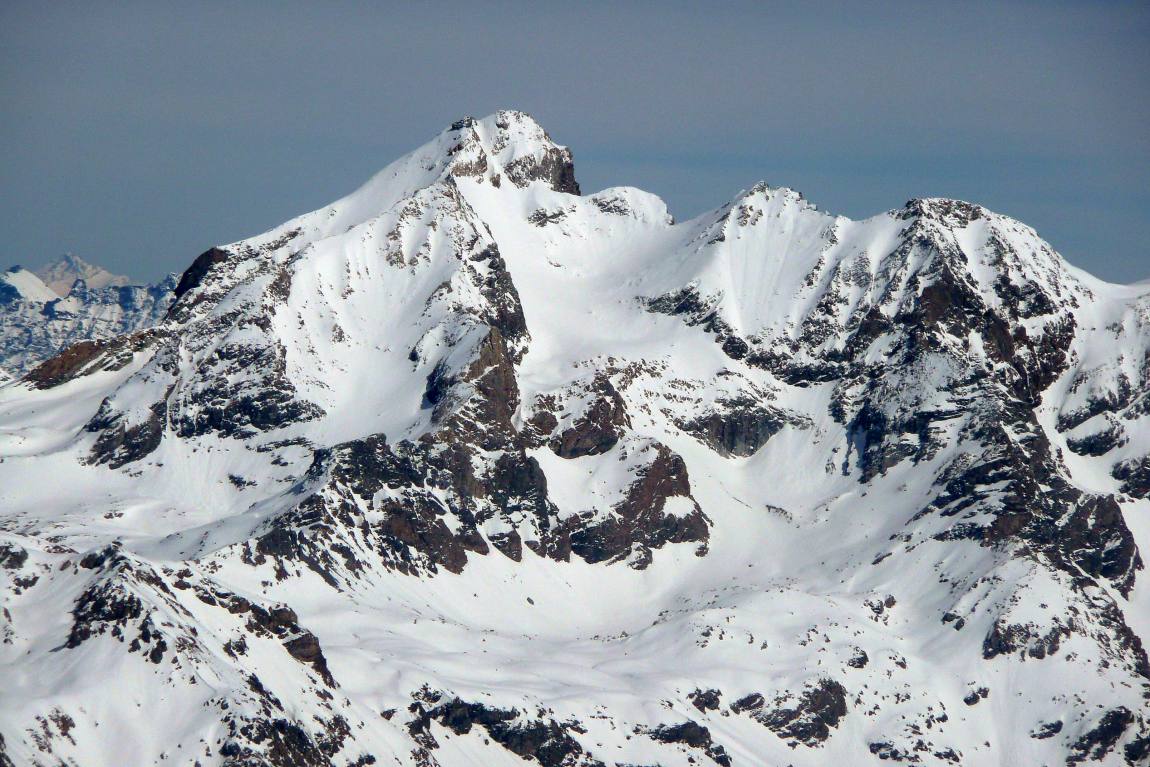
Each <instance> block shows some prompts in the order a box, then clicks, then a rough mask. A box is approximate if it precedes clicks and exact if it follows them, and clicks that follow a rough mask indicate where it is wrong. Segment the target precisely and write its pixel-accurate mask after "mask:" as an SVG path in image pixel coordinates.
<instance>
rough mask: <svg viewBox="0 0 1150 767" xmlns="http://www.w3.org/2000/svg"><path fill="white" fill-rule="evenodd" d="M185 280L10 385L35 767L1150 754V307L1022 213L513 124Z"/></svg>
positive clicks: (11, 459)
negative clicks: (596, 170)
mask: <svg viewBox="0 0 1150 767" xmlns="http://www.w3.org/2000/svg"><path fill="white" fill-rule="evenodd" d="M10 274H12V273H10ZM4 285H9V286H10V289H9V292H8V295H9V296H11V295H12V294H14V293H15V294H18V295H19V296H20V297H21V298H18V299H16V300H18V301H22V302H29V301H30V299H29V298H27V296H29V295H33V294H35V295H40V294H37V293H36V291H37V290H40V289H42V290H43V291H48V289H47V288H46V287H44V286H43V283H42V282H41V283H39V288H38V287H37V284H36V283H35V282H32V281H31V280H30V279H29V278H28V275H27V273H17V274H16V276H15V278H10V279H8V281H7V282H0V291H3V290H4V289H5V288H4ZM113 289H115V290H135V289H129V288H104V290H113ZM169 289H170V290H171V295H172V297H173V302H172V303H171V305H170V308H168V307H167V306H165V307H164V308H163V310H154V311H153V314H152V317H154V318H155V319H154V320H153V321H146V322H144V321H142V322H139V323H138V324H135V325H133V326H131V327H128V326H124V327H122V328H120V330H119V331H117V332H115V333H105V334H93V335H92V336H91V337H90V338H88V339H87V340H84V341H82V342H80V343H77V344H74V345H72V346H70V347H69V348H67V349H66V350H63V351H62V353H60V354H58V355H56V356H54V357H52V358H51V359H48V360H46V361H44V362H43V363H42V364H39V365H38V366H36V367H34V368H32V369H27V365H26V364H25V363H22V364H25V366H24V367H16V368H15V371H14V372H24V371H25V370H27V375H25V376H24V377H23V379H22V380H20V381H18V382H10V383H8V384H7V385H5V386H3V388H0V458H2V460H0V509H3V511H2V513H0V579H3V580H4V584H5V585H4V588H3V589H2V590H0V594H2V596H0V600H2V602H0V607H2V608H3V610H2V612H0V642H2V644H0V667H2V669H3V672H4V678H6V679H8V680H14V681H12V682H10V683H9V687H10V689H9V690H8V693H9V694H8V695H5V696H3V697H0V733H2V734H3V740H2V741H0V754H6V756H5V757H3V758H7V759H9V760H11V761H12V762H13V763H16V764H24V763H27V764H37V763H42V764H55V763H59V762H61V761H65V762H66V761H68V760H71V761H73V762H75V763H77V764H84V765H102V764H118V763H120V761H122V754H123V753H127V752H128V750H129V749H130V750H131V752H132V753H135V754H138V755H139V761H140V762H141V763H149V764H151V763H156V764H160V763H189V764H193V763H197V762H198V763H199V764H201V765H208V764H226V765H297V764H303V765H329V764H338V765H368V764H382V763H385V762H386V763H398V764H412V765H424V766H425V767H426V766H428V765H442V766H443V767H450V765H455V764H476V763H483V764H502V763H507V764H512V763H522V762H523V761H526V762H528V763H536V764H540V765H547V766H548V767H559V766H571V765H633V764H662V765H687V764H718V765H725V766H727V767H729V766H730V765H760V764H775V763H779V764H796V765H799V764H809V765H815V764H825V763H832V762H839V763H845V764H866V763H880V762H882V761H888V762H889V761H894V762H905V763H908V764H970V765H997V764H1003V763H1020V764H1021V763H1027V764H1030V763H1033V764H1041V763H1046V764H1063V763H1065V764H1077V763H1080V762H1099V763H1106V764H1115V765H1119V764H1140V763H1144V760H1145V759H1146V758H1147V756H1148V754H1150V703H1148V701H1150V664H1148V663H1147V657H1146V652H1145V650H1144V647H1143V643H1142V639H1141V637H1142V636H1143V635H1144V634H1145V633H1146V632H1147V631H1148V630H1150V590H1148V589H1147V588H1146V586H1145V575H1144V573H1143V561H1142V555H1141V553H1140V547H1141V546H1145V545H1148V544H1150V540H1148V536H1150V524H1147V522H1146V520H1147V519H1150V498H1148V496H1150V383H1148V376H1150V292H1148V289H1147V287H1146V286H1142V287H1138V286H1131V287H1122V286H1115V285H1108V284H1105V283H1102V282H1100V281H1098V280H1095V279H1093V278H1092V277H1090V276H1089V275H1086V274H1084V273H1082V272H1080V271H1078V270H1076V269H1074V268H1073V267H1071V266H1069V265H1068V264H1067V263H1066V262H1065V261H1063V260H1062V258H1061V257H1060V256H1058V254H1057V253H1055V252H1054V251H1053V250H1052V249H1051V248H1050V246H1049V245H1047V244H1046V243H1045V242H1043V241H1042V240H1041V239H1040V238H1039V237H1038V236H1037V234H1036V233H1035V232H1033V231H1032V230H1031V229H1029V228H1027V227H1025V226H1024V225H1022V224H1020V223H1018V222H1016V221H1013V220H1011V219H1009V218H1006V217H1004V216H1000V215H998V214H995V213H993V212H991V211H988V210H986V209H984V208H982V207H980V206H977V205H972V204H968V203H964V202H958V201H953V200H940V199H926V200H913V201H911V202H909V203H907V204H906V205H905V206H904V207H902V208H899V209H897V210H893V211H890V212H888V213H884V214H881V215H878V216H875V217H873V218H870V219H867V220H865V221H850V220H848V219H845V218H842V217H836V216H831V215H828V214H826V213H823V212H821V211H819V210H818V209H816V208H815V207H814V206H812V205H810V204H809V203H807V202H806V201H805V200H803V199H802V197H801V196H800V195H798V194H797V193H795V192H792V191H790V190H787V189H779V188H773V187H769V186H767V185H758V186H755V187H753V188H752V189H750V190H749V191H747V192H744V193H742V194H740V195H739V196H738V197H737V198H736V199H735V200H733V201H731V202H730V203H728V204H727V205H724V206H723V207H721V208H719V209H718V210H716V211H713V212H710V213H707V214H705V215H703V216H701V217H699V218H697V219H694V220H691V221H687V222H682V223H674V222H673V221H672V219H671V217H670V216H669V215H668V213H667V210H666V208H665V206H664V205H663V203H662V202H661V201H660V200H659V199H658V198H655V197H653V196H652V195H649V194H647V193H644V192H641V191H639V190H636V189H630V188H615V189H609V190H605V191H602V192H599V193H596V194H591V195H588V196H581V195H580V188H579V185H578V183H577V182H576V180H575V175H574V170H573V163H572V155H571V153H570V151H569V150H567V149H566V148H565V147H561V146H558V145H557V144H555V143H554V142H553V141H552V140H551V139H550V137H549V136H548V135H547V133H546V132H544V131H543V129H542V128H541V127H539V126H538V125H537V124H536V123H535V122H534V121H533V120H532V119H531V118H530V117H528V116H527V115H524V114H522V113H518V112H500V113H498V114H496V115H493V116H491V117H488V118H485V119H482V120H475V119H472V118H467V119H464V120H460V121H459V122H457V123H455V124H453V125H452V126H451V127H450V128H448V129H447V130H446V131H444V132H443V133H442V134H440V135H439V136H438V137H437V138H435V139H434V140H433V141H431V142H430V143H428V144H427V145H425V146H423V147H421V148H419V149H417V150H416V151H415V152H413V153H412V154H410V155H408V156H407V157H405V158H403V159H401V160H399V161H397V162H395V163H393V164H392V165H389V166H388V167H386V168H385V169H384V170H383V171H381V172H380V173H379V174H377V175H376V176H375V177H373V178H372V179H371V180H369V181H368V182H367V184H365V185H364V186H363V187H362V188H360V189H359V190H357V191H356V192H354V193H353V194H351V195H349V196H348V197H345V198H344V199H342V200H339V201H337V202H335V203H333V204H332V205H330V206H328V207H327V208H324V209H322V210H319V211H315V212H313V213H309V214H306V215H304V216H300V217H299V218H296V219H293V220H292V221H289V222H287V223H285V224H284V225H282V226H280V227H277V228H276V229H273V230H272V231H269V232H267V233H265V234H262V235H259V236H257V237H253V238H251V239H248V240H244V241H241V242H238V243H233V244H229V245H223V246H218V247H215V248H212V249H210V250H208V251H207V252H205V253H204V254H203V255H201V256H200V257H198V258H196V259H195V260H194V261H193V262H192V263H191V266H190V267H189V268H188V269H187V271H186V272H185V273H184V274H183V275H182V276H181V277H180V278H179V279H178V280H175V279H173V280H172V282H171V285H170V286H169ZM85 290H87V289H86V288H85V287H84V286H83V284H82V283H77V286H73V287H72V288H71V293H70V294H69V297H68V298H67V299H51V300H49V298H48V297H47V293H44V294H43V295H42V296H41V298H42V303H43V305H44V306H47V305H48V304H49V303H51V302H52V301H64V302H67V301H70V300H72V298H73V294H75V296H76V299H77V301H79V300H80V296H81V294H82V295H91V293H92V291H90V290H87V292H84V291H85ZM48 292H50V291H48ZM5 295H6V294H5V293H3V292H0V303H2V302H3V301H4V300H5V299H4V296H5ZM156 301H157V302H159V301H160V298H159V297H157V298H156ZM155 306H159V303H155V304H153V307H155ZM57 308H59V310H60V311H64V310H65V309H64V308H61V307H57ZM52 311H56V309H53V310H52ZM44 316H47V315H44ZM4 327H5V332H7V328H8V327H9V325H5V326H4ZM3 364H4V366H5V367H12V365H11V364H10V363H8V362H6V361H3ZM97 690H98V691H100V692H99V693H97V692H95V691H97ZM141 710H147V711H148V712H149V716H148V718H147V721H146V722H144V721H142V720H141V718H140V715H139V712H140V711H141Z"/></svg>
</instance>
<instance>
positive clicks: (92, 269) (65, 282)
mask: <svg viewBox="0 0 1150 767" xmlns="http://www.w3.org/2000/svg"><path fill="white" fill-rule="evenodd" d="M36 276H37V277H39V278H40V279H41V280H43V281H44V284H45V285H47V286H48V288H49V289H50V290H52V291H53V292H54V293H56V294H57V295H58V296H60V297H66V296H67V295H68V292H69V291H71V290H72V285H73V284H75V282H76V280H83V281H84V284H86V285H87V286H88V287H89V288H95V289H99V288H106V287H108V286H109V285H112V286H116V287H122V286H125V285H129V284H131V280H129V279H128V278H127V277H124V276H122V275H119V274H112V273H111V272H109V271H108V270H107V269H103V268H101V267H99V266H95V265H93V264H89V263H88V262H87V261H85V260H84V259H82V258H80V257H79V256H76V255H73V254H72V253H67V254H65V255H63V256H61V257H60V258H58V259H56V260H55V261H53V262H52V263H50V264H46V265H45V266H42V267H40V268H39V269H37V270H36Z"/></svg>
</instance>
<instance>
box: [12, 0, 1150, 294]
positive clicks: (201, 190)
mask: <svg viewBox="0 0 1150 767" xmlns="http://www.w3.org/2000/svg"><path fill="white" fill-rule="evenodd" d="M565 5H566V6H567V8H566V9H560V8H559V7H558V6H559V4H558V3H534V4H518V3H495V4H488V3H481V2H467V3H409V4H402V5H401V4H396V5H394V6H393V7H390V8H389V7H384V4H381V3H363V4H351V3H347V4H345V3H336V2H324V3H292V2H282V3H254V2H253V3H227V4H218V5H217V4H212V3H197V2H194V3H188V2H181V3H170V4H169V3H162V2H148V3H139V4H134V3H115V2H85V3H80V4H75V5H73V4H70V3H67V2H59V1H57V0H54V1H53V2H43V1H42V0H41V1H39V2H30V3H26V2H19V1H18V0H4V1H3V2H2V3H0V93H2V96H3V100H2V102H0V103H2V104H3V106H2V107H0V109H2V119H0V145H2V146H3V148H4V149H3V160H2V161H0V198H2V200H3V215H4V236H3V239H2V242H3V245H2V247H3V252H2V253H0V266H2V265H5V264H8V263H24V264H26V265H29V266H35V265H37V264H39V263H42V262H43V261H46V260H48V259H50V258H53V257H55V256H57V255H59V254H60V253H63V252H64V251H73V252H75V253H77V254H78V255H80V256H82V257H84V258H86V259H88V260H91V261H94V262H98V263H102V264H104V265H107V266H108V267H109V268H112V269H114V270H116V271H120V272H125V273H128V274H131V275H133V276H136V277H138V278H147V279H152V278H156V277H158V276H159V275H161V274H162V273H164V272H166V271H170V270H181V269H183V268H184V267H185V266H186V265H187V264H188V263H189V262H190V261H191V259H192V258H194V257H195V256H196V255H197V254H198V253H200V252H201V251H203V250H204V249H206V248H207V247H209V246H211V245H213V244H215V243H222V242H230V241H233V240H236V239H239V238H242V237H245V236H248V235H252V234H256V233H258V232H260V231H262V230H264V229H267V228H269V227H271V226H273V225H275V224H277V223H279V222H281V221H283V220H285V219H287V218H289V217H291V216H293V215H296V214H298V213H302V212H304V211H307V210H311V209H314V208H317V207H320V206H322V205H323V204H325V203H327V202H329V201H331V200H333V199H335V198H337V197H339V196H341V195H343V194H344V193H346V192H349V191H351V190H352V189H353V188H354V187H356V186H357V185H358V184H359V183H360V182H362V181H363V180H365V179H366V178H367V177H368V176H370V175H371V174H372V173H373V172H374V171H376V170H378V169H379V168H381V167H382V166H383V165H385V164H386V163H387V162H389V161H390V160H392V159H395V158H396V157H397V156H399V155H400V154H402V153H404V152H406V151H407V150H409V149H411V148H414V147H415V146H418V145H419V144H421V143H423V142H424V141H426V140H428V139H430V138H431V137H432V136H434V135H435V134H436V133H437V132H439V131H440V130H442V129H443V128H444V127H446V126H447V125H448V124H449V123H451V122H452V121H453V120H455V119H457V118H458V117H460V116H463V115H465V114H474V115H477V116H479V115H484V114H488V113H490V112H492V111H494V110H496V109H498V108H501V107H511V108H516V109H522V110H525V111H527V112H530V113H532V114H533V115H535V117H536V118H537V119H538V120H539V121H540V122H541V123H542V124H543V126H544V127H546V128H547V129H548V131H549V132H550V133H551V135H552V136H553V137H554V138H555V139H556V140H557V141H559V142H561V143H565V144H567V145H569V146H570V147H571V148H572V150H573V151H574V153H575V168H576V175H577V176H578V178H579V180H580V182H581V184H582V186H583V188H584V190H585V191H594V190H596V189H600V188H603V187H605V186H611V185H616V184H629V185H633V186H639V187H642V188H644V189H648V190H650V191H652V192H655V193H657V194H659V195H661V196H663V197H664V199H666V200H667V202H668V204H669V206H670V208H671V211H672V212H673V213H674V214H675V215H676V216H677V217H679V218H687V217H689V216H692V215H695V214H698V213H700V212H702V211H704V210H706V209H709V208H713V207H717V206H718V205H720V204H722V203H723V202H724V201H725V200H727V199H728V198H730V197H731V196H732V195H733V194H734V193H735V192H737V191H738V190H740V189H743V188H746V187H749V186H750V185H752V184H753V183H754V182H755V181H757V180H759V179H765V180H767V181H768V182H770V183H771V184H775V185H785V186H790V187H794V188H795V189H798V190H800V191H802V192H803V193H804V194H805V195H806V196H807V198H808V199H810V200H811V201H813V202H815V203H816V204H818V205H819V206H820V207H821V208H824V209H827V210H830V211H833V212H837V213H843V214H846V215H849V216H852V217H861V216H867V215H870V214H873V213H877V212H880V211H883V210H886V209H889V208H894V207H898V206H900V205H901V204H902V203H903V202H904V201H905V200H907V199H909V198H911V197H921V196H948V197H960V198H964V199H969V200H973V201H977V202H981V203H983V204H985V205H987V206H988V207H991V208H993V209H995V210H998V211H1001V212H1003V213H1007V214H1010V215H1013V216H1015V217H1017V218H1020V219H1022V220H1024V221H1026V222H1027V223H1029V224H1031V225H1033V226H1034V227H1035V228H1037V229H1038V231H1039V232H1040V233H1042V234H1043V235H1044V236H1045V237H1046V238H1047V239H1048V240H1049V241H1050V242H1051V243H1053V244H1054V246H1055V247H1056V248H1057V249H1059V250H1060V251H1062V252H1063V253H1064V254H1065V255H1066V256H1067V257H1068V258H1069V259H1070V260H1071V261H1072V262H1074V263H1076V264H1078V265H1080V266H1082V267H1084V268H1087V269H1089V270H1091V271H1093V272H1095V273H1096V274H1098V275H1099V276H1102V277H1105V278H1107V279H1111V280H1116V281H1130V280H1135V279H1140V278H1146V277H1150V245H1148V244H1147V237H1146V231H1147V225H1148V224H1150V216H1148V213H1147V211H1148V210H1150V127H1148V126H1150V119H1148V118H1150V4H1148V3H1146V2H1130V3H1120V2H1090V3H1059V2H1040V3H1010V4H1000V5H990V4H987V5H983V4H980V3H975V2H963V3H954V2H946V3H906V4H900V3H883V4H881V5H877V4H876V5H873V6H871V5H868V4H866V3H857V2H852V3H842V4H835V3H830V4H827V3H810V2H806V3H794V4H779V5H772V4H766V3H745V4H744V3H733V2H732V3H717V2H716V3H692V4H683V5H679V4H673V3H663V4H646V3H619V4H610V5H608V4H602V5H594V4H593V5H586V4H584V3H568V4H565ZM768 6H770V7H768Z"/></svg>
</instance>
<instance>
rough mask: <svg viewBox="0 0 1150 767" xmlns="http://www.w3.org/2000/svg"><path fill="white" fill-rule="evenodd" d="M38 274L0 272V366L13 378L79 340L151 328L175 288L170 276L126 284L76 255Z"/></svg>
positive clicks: (15, 270)
mask: <svg viewBox="0 0 1150 767" xmlns="http://www.w3.org/2000/svg"><path fill="white" fill-rule="evenodd" d="M40 271H41V273H42V274H43V278H42V277H41V276H40V275H39V274H37V273H35V272H31V271H28V270H27V269H24V268H23V267H20V266H15V267H12V268H10V269H8V270H7V271H4V272H0V367H4V368H6V369H8V370H10V371H12V374H13V375H22V374H23V373H25V372H27V371H29V370H31V369H32V368H34V367H36V365H38V364H40V363H41V362H43V361H44V360H46V359H48V358H49V357H54V356H56V355H57V354H59V353H60V352H62V351H64V349H66V348H68V347H69V346H71V345H72V344H75V343H77V342H79V341H86V340H106V339H109V338H115V337H116V336H118V335H120V334H122V333H130V332H132V331H135V330H139V329H142V328H145V327H150V326H152V325H154V324H156V323H157V322H159V321H160V320H161V319H162V318H163V317H164V315H165V314H166V313H167V310H168V305H169V304H170V303H171V301H172V290H173V289H174V288H175V286H176V278H175V276H174V275H173V276H169V277H168V278H167V279H166V280H164V281H163V282H161V283H159V284H157V285H129V284H127V278H125V277H118V276H116V275H113V274H110V273H109V272H107V271H105V270H103V269H101V268H99V267H97V266H92V265H91V264H88V263H86V262H84V261H82V260H80V259H79V258H76V257H75V256H65V257H64V258H62V259H60V260H59V261H57V262H55V263H53V264H50V265H49V266H47V267H45V268H44V269H42V270H40ZM88 278H90V279H91V280H92V282H88V281H87V279H88ZM57 290H59V291H60V292H57Z"/></svg>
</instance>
